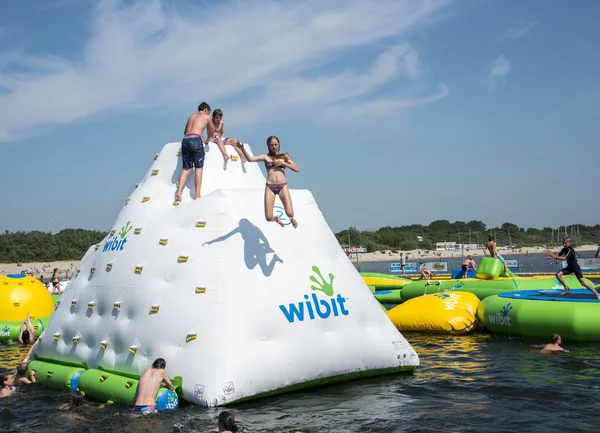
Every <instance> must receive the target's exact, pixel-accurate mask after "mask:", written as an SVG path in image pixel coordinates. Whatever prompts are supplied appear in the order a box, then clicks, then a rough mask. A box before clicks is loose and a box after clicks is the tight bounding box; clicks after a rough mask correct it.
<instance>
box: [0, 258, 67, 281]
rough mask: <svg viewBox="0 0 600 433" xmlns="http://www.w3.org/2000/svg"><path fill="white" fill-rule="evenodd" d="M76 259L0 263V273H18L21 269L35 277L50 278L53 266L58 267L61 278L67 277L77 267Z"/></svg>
mask: <svg viewBox="0 0 600 433" xmlns="http://www.w3.org/2000/svg"><path fill="white" fill-rule="evenodd" d="M78 263H79V261H78V260H65V261H60V262H45V263H42V262H34V263H21V266H18V264H17V263H0V275H7V274H20V273H21V272H22V271H24V270H25V271H28V272H29V271H31V272H32V273H33V275H34V276H35V277H36V278H39V277H40V276H43V277H44V278H50V277H51V276H52V272H53V271H54V268H58V269H60V275H61V277H62V278H67V279H69V278H70V276H71V274H72V271H73V269H75V267H77V264H78Z"/></svg>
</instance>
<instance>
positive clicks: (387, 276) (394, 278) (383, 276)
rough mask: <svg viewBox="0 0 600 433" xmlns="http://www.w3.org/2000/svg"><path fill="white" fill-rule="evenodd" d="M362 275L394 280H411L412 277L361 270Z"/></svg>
mask: <svg viewBox="0 0 600 433" xmlns="http://www.w3.org/2000/svg"><path fill="white" fill-rule="evenodd" d="M359 274H360V276H361V277H363V278H382V279H384V280H392V281H398V280H400V281H411V279H410V278H403V277H400V276H398V275H390V274H381V273H379V272H359Z"/></svg>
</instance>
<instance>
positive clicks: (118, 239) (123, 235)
mask: <svg viewBox="0 0 600 433" xmlns="http://www.w3.org/2000/svg"><path fill="white" fill-rule="evenodd" d="M131 229H133V226H132V225H131V221H127V224H125V225H124V226H123V227H121V231H120V232H119V233H118V234H117V236H113V237H112V238H110V239H109V240H108V241H106V242H105V243H104V248H103V249H102V252H103V253H106V252H108V251H123V248H124V247H125V243H126V242H127V234H128V233H129V232H130V231H131ZM113 233H114V232H113Z"/></svg>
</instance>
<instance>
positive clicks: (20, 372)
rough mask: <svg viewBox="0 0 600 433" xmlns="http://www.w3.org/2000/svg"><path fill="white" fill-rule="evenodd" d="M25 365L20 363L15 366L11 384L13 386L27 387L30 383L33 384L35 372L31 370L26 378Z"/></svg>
mask: <svg viewBox="0 0 600 433" xmlns="http://www.w3.org/2000/svg"><path fill="white" fill-rule="evenodd" d="M27 368H28V367H27V363H26V362H22V363H20V364H19V365H18V366H17V374H16V375H15V376H13V382H14V384H15V386H21V385H29V384H30V383H35V382H36V380H35V372H34V371H33V370H31V371H30V372H29V377H27Z"/></svg>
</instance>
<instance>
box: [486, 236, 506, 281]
mask: <svg viewBox="0 0 600 433" xmlns="http://www.w3.org/2000/svg"><path fill="white" fill-rule="evenodd" d="M488 251H489V252H490V257H493V258H495V259H498V260H500V261H501V262H502V264H503V265H504V273H505V274H506V275H508V266H507V265H506V262H505V261H504V257H502V256H501V255H500V254H499V253H498V247H497V246H496V241H495V240H494V238H493V237H491V236H490V237H489V238H488V242H487V244H485V245H484V246H483V255H484V256H487V255H488V253H487V252H488Z"/></svg>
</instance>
